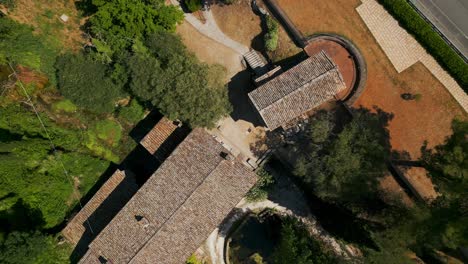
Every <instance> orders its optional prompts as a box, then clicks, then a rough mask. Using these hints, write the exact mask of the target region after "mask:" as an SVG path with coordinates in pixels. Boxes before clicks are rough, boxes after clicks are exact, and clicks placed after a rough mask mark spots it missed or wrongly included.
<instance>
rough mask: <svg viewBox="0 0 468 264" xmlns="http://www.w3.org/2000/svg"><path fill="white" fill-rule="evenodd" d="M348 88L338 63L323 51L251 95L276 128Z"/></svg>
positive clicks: (269, 124) (262, 114)
mask: <svg viewBox="0 0 468 264" xmlns="http://www.w3.org/2000/svg"><path fill="white" fill-rule="evenodd" d="M345 88H346V86H345V84H344V82H343V78H342V76H341V74H340V72H339V70H338V68H337V66H336V65H335V64H334V63H333V61H332V60H331V59H330V58H329V57H328V56H327V54H326V53H325V52H324V51H322V52H320V53H318V54H316V55H314V56H311V57H309V58H308V59H306V60H304V61H303V62H301V63H299V64H298V65H296V66H295V67H293V68H291V69H290V70H288V71H286V72H285V73H283V74H281V75H279V76H278V77H276V78H274V79H272V80H271V81H269V82H267V83H265V84H264V85H262V86H260V87H258V88H257V89H255V90H254V91H252V92H250V93H249V98H250V101H251V102H252V103H253V105H254V106H255V108H256V109H257V111H258V112H259V113H260V115H261V116H262V118H263V120H264V121H265V124H266V125H267V126H268V128H270V129H271V130H274V129H276V128H278V127H280V126H282V125H284V124H286V123H287V122H289V121H291V120H292V119H294V118H296V117H298V116H300V115H302V114H304V113H305V112H307V111H309V110H311V109H312V108H314V107H317V106H319V105H321V104H322V103H324V102H326V101H328V100H330V99H332V98H333V97H334V96H335V95H336V94H337V93H338V92H340V91H341V90H343V89H345Z"/></svg>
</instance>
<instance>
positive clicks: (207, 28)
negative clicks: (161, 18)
mask: <svg viewBox="0 0 468 264" xmlns="http://www.w3.org/2000/svg"><path fill="white" fill-rule="evenodd" d="M171 3H172V4H173V5H176V6H179V7H180V4H179V2H178V1H177V0H171ZM184 16H185V20H186V21H187V22H188V23H190V24H191V25H192V26H193V27H194V28H195V29H197V31H198V32H200V33H201V34H203V35H205V36H207V37H209V38H211V39H213V40H214V41H216V42H219V43H221V44H223V45H225V46H226V47H229V48H231V49H233V50H234V51H235V52H237V53H239V54H240V55H244V54H245V53H247V52H248V51H249V47H247V46H245V45H242V44H241V43H239V42H236V41H234V40H233V39H231V38H229V37H228V36H226V35H225V34H224V33H223V32H222V31H221V29H219V27H218V25H217V24H216V20H215V19H214V17H213V14H212V13H211V11H203V16H204V17H205V19H206V22H205V23H202V22H201V21H200V20H198V19H197V18H196V17H195V16H194V15H192V14H187V13H186V14H184ZM195 41H196V40H195Z"/></svg>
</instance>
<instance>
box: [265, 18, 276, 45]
mask: <svg viewBox="0 0 468 264" xmlns="http://www.w3.org/2000/svg"><path fill="white" fill-rule="evenodd" d="M265 19H266V26H267V33H266V34H265V37H264V42H265V48H266V50H267V51H275V50H276V49H277V48H278V37H279V24H278V22H277V21H276V20H275V19H274V18H273V17H271V16H270V15H267V16H265Z"/></svg>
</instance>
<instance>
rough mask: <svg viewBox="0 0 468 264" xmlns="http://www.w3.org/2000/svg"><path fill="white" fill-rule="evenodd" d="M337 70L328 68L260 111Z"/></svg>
mask: <svg viewBox="0 0 468 264" xmlns="http://www.w3.org/2000/svg"><path fill="white" fill-rule="evenodd" d="M337 70H338V68H336V67H335V68H332V69H330V70H328V71H325V72H324V73H322V74H320V75H318V76H317V77H316V78H314V79H312V80H310V81H308V82H306V83H304V84H303V85H301V86H300V87H298V88H297V89H295V90H293V91H291V92H289V93H287V94H286V95H284V96H283V97H281V98H279V99H277V100H275V101H274V102H272V103H271V104H269V105H267V106H266V107H264V108H262V109H260V110H259V112H260V111H263V110H265V109H268V108H270V107H272V105H274V104H276V103H277V102H280V101H282V100H284V98H286V97H289V96H290V95H292V94H294V93H296V92H299V91H301V90H303V89H304V87H306V86H307V85H310V84H311V83H313V82H315V81H317V80H320V79H323V78H325V75H327V74H330V73H331V72H335V71H337ZM340 79H341V78H340Z"/></svg>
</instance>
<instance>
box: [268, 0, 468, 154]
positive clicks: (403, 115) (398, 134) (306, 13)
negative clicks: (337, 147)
mask: <svg viewBox="0 0 468 264" xmlns="http://www.w3.org/2000/svg"><path fill="white" fill-rule="evenodd" d="M277 2H278V3H279V5H280V6H281V7H282V8H283V10H284V11H285V12H286V13H287V14H288V16H289V17H290V19H291V20H292V21H293V23H295V25H296V26H297V27H298V29H299V30H300V31H301V32H302V33H303V34H304V35H305V36H308V35H312V34H316V33H336V34H340V35H343V36H344V37H346V38H348V39H350V40H351V41H352V42H353V43H354V44H355V45H356V46H357V47H358V48H359V49H360V50H361V53H362V54H363V56H364V58H365V60H366V63H367V69H368V79H367V84H366V89H365V91H364V92H363V94H362V95H361V97H360V98H359V100H357V102H356V103H355V105H354V106H355V107H359V106H363V107H366V108H369V109H372V108H373V107H378V108H380V109H382V110H384V111H385V112H388V113H392V114H393V115H394V117H393V119H392V120H391V121H390V124H389V130H390V137H391V138H390V140H391V144H392V148H393V149H394V150H397V151H400V152H407V153H408V154H409V155H410V157H411V158H413V159H416V158H419V157H420V155H421V152H420V148H421V146H422V144H423V142H424V141H425V140H427V141H428V145H429V147H433V146H435V145H437V144H441V143H442V142H443V141H444V139H445V137H446V136H448V135H450V134H451V122H452V119H453V118H455V117H458V118H462V119H466V113H464V111H463V110H462V109H461V107H460V106H459V105H458V104H457V103H456V101H455V100H454V99H453V98H452V96H451V95H450V93H449V92H448V91H447V90H446V88H445V87H444V86H443V85H442V84H441V83H440V82H439V81H438V80H437V79H436V78H435V77H434V76H433V75H432V74H431V73H430V72H429V71H428V70H427V69H426V68H425V67H424V66H423V65H422V64H421V63H418V64H416V65H413V66H412V67H411V68H409V69H408V70H406V71H404V72H402V73H400V74H398V73H397V72H396V70H395V69H394V68H393V66H392V65H391V63H390V61H389V60H388V58H387V57H386V56H385V54H384V53H383V51H382V50H381V49H380V47H379V45H378V44H377V42H376V41H375V39H374V38H373V36H372V34H371V33H370V31H369V30H368V29H367V27H366V25H365V24H364V22H363V21H362V20H361V18H360V16H359V14H358V13H357V12H356V10H355V8H356V7H357V6H359V5H360V4H361V1H360V0H330V1H319V0H277ZM403 93H412V94H420V97H421V98H420V100H413V101H405V100H403V99H402V98H401V94H403Z"/></svg>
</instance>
